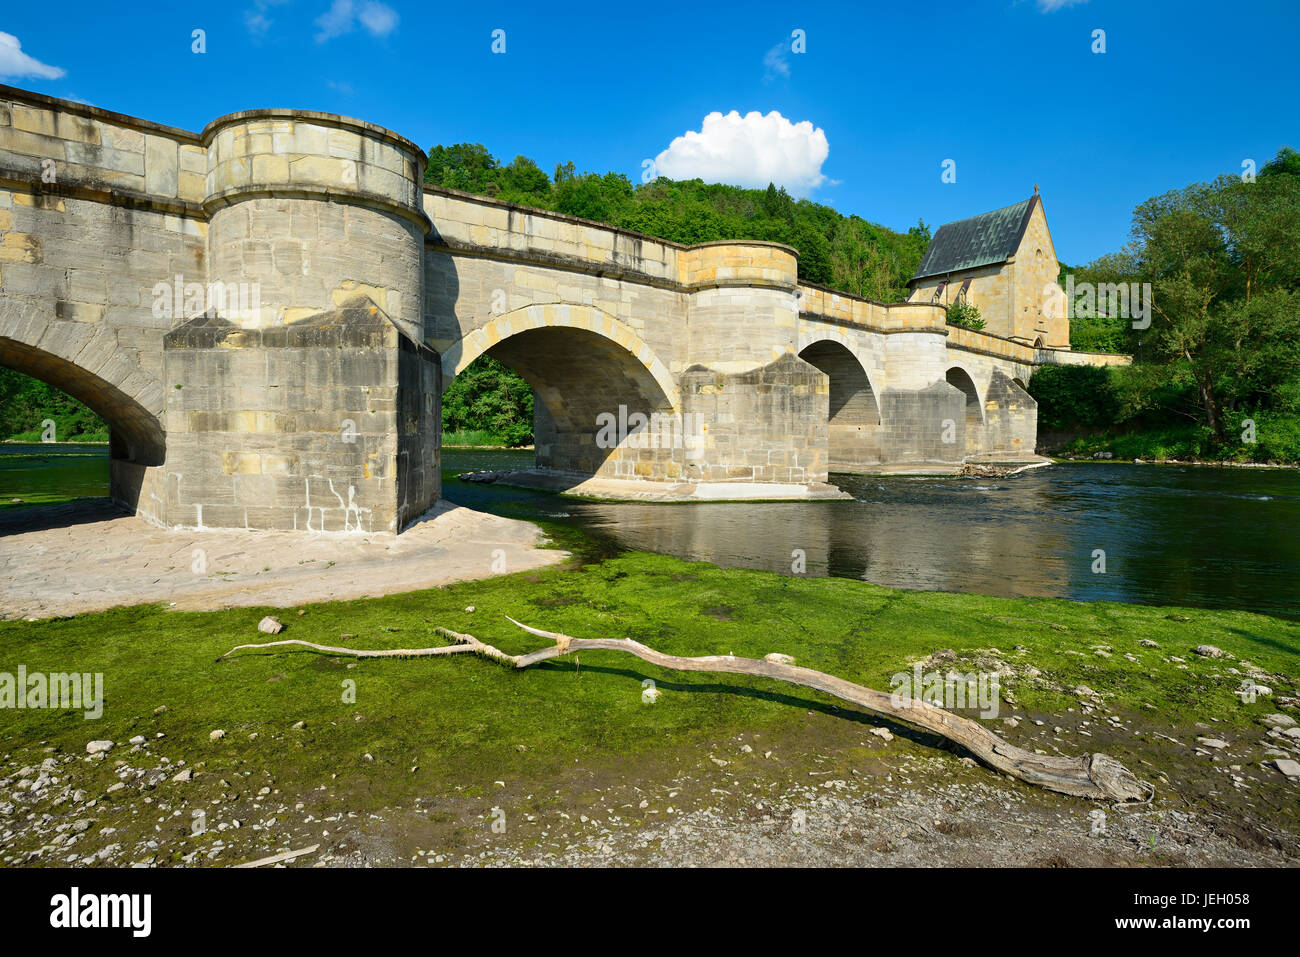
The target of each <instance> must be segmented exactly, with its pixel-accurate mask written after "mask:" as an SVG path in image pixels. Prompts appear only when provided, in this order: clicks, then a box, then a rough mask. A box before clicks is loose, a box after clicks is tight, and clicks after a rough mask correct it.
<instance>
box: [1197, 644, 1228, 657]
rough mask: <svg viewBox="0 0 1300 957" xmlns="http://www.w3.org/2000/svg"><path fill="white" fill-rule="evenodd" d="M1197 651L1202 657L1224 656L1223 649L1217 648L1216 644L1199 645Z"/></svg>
mask: <svg viewBox="0 0 1300 957" xmlns="http://www.w3.org/2000/svg"><path fill="white" fill-rule="evenodd" d="M1195 651H1196V653H1197V654H1198V655H1200V656H1201V657H1202V658H1222V657H1223V649H1222V648H1216V647H1214V645H1197V646H1196V648H1195Z"/></svg>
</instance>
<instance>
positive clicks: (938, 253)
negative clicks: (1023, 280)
mask: <svg viewBox="0 0 1300 957" xmlns="http://www.w3.org/2000/svg"><path fill="white" fill-rule="evenodd" d="M1038 202H1039V199H1038V194H1037V193H1035V194H1034V195H1033V196H1031V197H1029V199H1027V200H1025V201H1024V202H1023V203H1016V204H1015V205H1013V206H1004V207H1003V208H1002V209H995V210H993V211H992V212H991V213H981V214H980V215H979V216H972V217H970V218H969V219H959V220H957V222H955V223H945V224H944V225H942V226H940V227H939V230H938V232H936V233H935V234H934V238H933V239H931V240H930V245H929V246H928V247H927V248H926V250H925V255H924V256H923V257H921V265H920V266H918V267H917V269H916V275H914V276H913V277H912V279H911V282H913V283H914V282H917V281H918V280H920V279H928V278H929V277H931V276H945V275H947V274H949V273H954V272H961V271H963V270H966V269H976V268H978V267H980V266H991V265H994V264H995V263H1004V262H1006V261H1007V260H1008V259H1010V258H1011V257H1012V256H1014V255H1015V254H1016V250H1017V249H1019V248H1020V240H1021V239H1023V238H1024V235H1025V230H1026V229H1027V228H1028V227H1029V217H1030V216H1031V215H1033V212H1034V206H1035V205H1037V204H1038Z"/></svg>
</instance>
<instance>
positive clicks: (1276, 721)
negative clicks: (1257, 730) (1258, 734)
mask: <svg viewBox="0 0 1300 957" xmlns="http://www.w3.org/2000/svg"><path fill="white" fill-rule="evenodd" d="M1259 723H1260V724H1262V725H1264V726H1265V727H1268V728H1281V729H1283V730H1285V729H1286V728H1294V727H1295V726H1296V720H1295V718H1293V717H1291V716H1290V715H1289V714H1266V715H1264V717H1262V718H1260V719H1259Z"/></svg>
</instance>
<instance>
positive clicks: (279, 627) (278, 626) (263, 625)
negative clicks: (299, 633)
mask: <svg viewBox="0 0 1300 957" xmlns="http://www.w3.org/2000/svg"><path fill="white" fill-rule="evenodd" d="M257 630H258V631H260V632H261V633H262V634H264V635H278V634H279V633H280V632H282V631H284V623H283V622H281V621H280V619H279V618H273V617H272V616H271V615H267V616H266V617H265V618H263V619H262V620H261V621H259V622H258V623H257Z"/></svg>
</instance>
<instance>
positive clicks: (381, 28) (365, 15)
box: [357, 3, 397, 37]
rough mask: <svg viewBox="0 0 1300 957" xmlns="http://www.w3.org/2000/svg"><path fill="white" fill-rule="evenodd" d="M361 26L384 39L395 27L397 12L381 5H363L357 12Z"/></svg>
mask: <svg viewBox="0 0 1300 957" xmlns="http://www.w3.org/2000/svg"><path fill="white" fill-rule="evenodd" d="M357 18H358V19H359V20H360V21H361V25H362V26H363V27H365V28H366V29H367V30H369V31H370V32H371V33H372V34H374V35H375V36H377V37H386V36H388V34H390V33H392V32H393V29H394V28H395V27H396V26H397V11H396V10H394V9H393V8H392V7H389V6H385V5H384V4H382V3H363V4H361V9H360V10H359V11H358V12H357Z"/></svg>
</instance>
